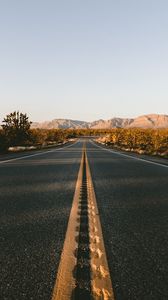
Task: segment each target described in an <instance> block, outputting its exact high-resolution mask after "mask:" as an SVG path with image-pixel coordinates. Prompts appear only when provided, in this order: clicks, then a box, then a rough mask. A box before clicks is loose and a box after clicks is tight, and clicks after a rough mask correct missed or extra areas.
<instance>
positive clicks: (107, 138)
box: [0, 111, 168, 158]
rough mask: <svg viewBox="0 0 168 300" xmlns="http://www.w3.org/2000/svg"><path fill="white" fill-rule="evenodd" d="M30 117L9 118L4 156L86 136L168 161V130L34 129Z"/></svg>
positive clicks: (0, 147)
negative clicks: (12, 152) (6, 153)
mask: <svg viewBox="0 0 168 300" xmlns="http://www.w3.org/2000/svg"><path fill="white" fill-rule="evenodd" d="M31 124H32V122H31V121H30V120H29V117H28V116H27V114H23V113H20V112H16V111H15V112H13V113H11V114H9V115H7V116H6V117H5V118H4V120H3V122H2V126H1V129H0V152H7V151H19V150H20V151H23V150H31V149H40V148H43V147H52V146H56V145H59V144H63V143H66V142H68V141H70V140H73V139H75V138H79V137H85V136H94V137H96V141H97V142H99V143H101V144H105V145H108V146H110V147H113V148H116V149H121V150H124V151H131V152H136V153H139V154H150V155H159V156H163V157H166V158H168V129H139V128H131V129H123V128H116V129H32V128H31Z"/></svg>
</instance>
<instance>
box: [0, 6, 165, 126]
mask: <svg viewBox="0 0 168 300" xmlns="http://www.w3.org/2000/svg"><path fill="white" fill-rule="evenodd" d="M14 110H20V111H22V112H27V114H28V115H29V116H30V118H31V120H33V121H42V120H51V119H54V118H71V119H79V120H89V121H91V120H95V119H99V118H104V119H109V118H112V117H114V116H120V117H134V116H138V115H142V114H148V113H163V114H168V1H167V0H0V120H2V118H3V117H4V116H5V115H6V114H7V113H9V112H12V111H14Z"/></svg>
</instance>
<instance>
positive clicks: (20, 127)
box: [2, 111, 31, 146]
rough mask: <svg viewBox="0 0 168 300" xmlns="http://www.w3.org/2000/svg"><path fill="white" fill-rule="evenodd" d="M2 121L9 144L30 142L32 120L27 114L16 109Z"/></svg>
mask: <svg viewBox="0 0 168 300" xmlns="http://www.w3.org/2000/svg"><path fill="white" fill-rule="evenodd" d="M2 122H3V123H4V124H3V125H2V129H3V132H4V134H5V137H6V141H7V144H8V146H17V145H24V144H26V143H27V142H28V140H29V137H30V126H31V122H30V121H29V118H28V116H27V114H23V113H20V112H19V111H17V112H16V111H14V112H13V113H10V114H9V115H7V116H6V117H5V118H4V120H3V121H2Z"/></svg>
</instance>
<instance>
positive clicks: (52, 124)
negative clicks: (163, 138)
mask: <svg viewBox="0 0 168 300" xmlns="http://www.w3.org/2000/svg"><path fill="white" fill-rule="evenodd" d="M134 127H135V128H168V115H160V114H149V115H144V116H139V117H137V118H112V119H109V120H103V119H100V120H97V121H93V122H85V121H79V120H70V119H54V120H52V121H45V122H42V123H38V122H33V123H32V128H43V129H81V128H83V129H84V128H90V129H110V128H134Z"/></svg>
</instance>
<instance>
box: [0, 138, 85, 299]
mask: <svg viewBox="0 0 168 300" xmlns="http://www.w3.org/2000/svg"><path fill="white" fill-rule="evenodd" d="M81 154H82V143H81V142H78V143H76V144H74V145H73V146H70V147H64V148H62V149H61V150H57V149H55V150H53V149H52V150H51V151H44V152H43V154H40V152H34V153H29V154H25V153H24V154H21V153H20V154H17V155H14V160H13V161H12V160H11V162H6V163H2V160H3V158H1V163H0V299H1V300H24V299H26V300H31V299H33V300H39V299H43V300H49V299H50V298H51V294H52V290H53V287H54V282H55V276H56V271H57V268H58V264H59V259H60V255H61V251H62V247H63V242H64V238H65V233H66V228H67V222H68V217H69V213H70V209H71V205H72V200H73V194H74V189H75V184H76V179H77V174H78V170H79V164H80V160H81ZM25 155H30V157H27V158H23V159H18V158H20V157H22V156H25ZM4 158H5V160H6V159H12V156H7V157H6V156H5V157H4ZM16 158H17V160H15V159H16Z"/></svg>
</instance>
